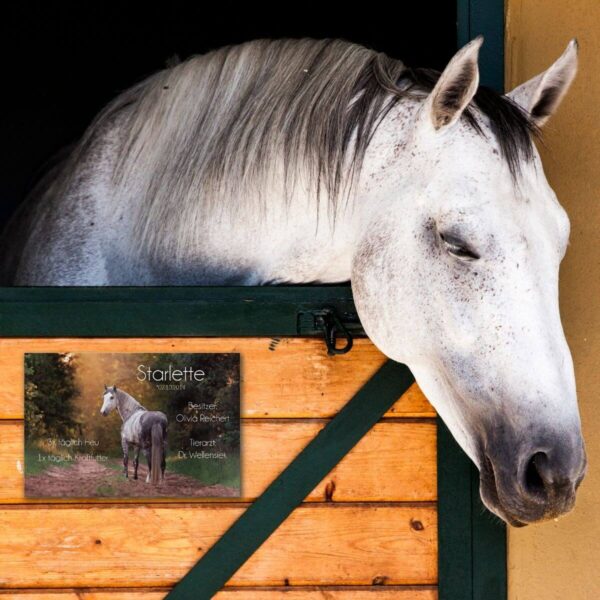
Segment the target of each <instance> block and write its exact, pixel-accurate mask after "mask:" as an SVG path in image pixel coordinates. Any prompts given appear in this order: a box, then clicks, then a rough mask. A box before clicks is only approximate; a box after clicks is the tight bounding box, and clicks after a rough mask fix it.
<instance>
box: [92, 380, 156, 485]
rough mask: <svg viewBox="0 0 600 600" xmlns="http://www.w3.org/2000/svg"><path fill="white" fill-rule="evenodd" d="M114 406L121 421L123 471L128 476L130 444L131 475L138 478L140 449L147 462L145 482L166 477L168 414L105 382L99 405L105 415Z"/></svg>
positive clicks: (101, 412) (154, 481)
mask: <svg viewBox="0 0 600 600" xmlns="http://www.w3.org/2000/svg"><path fill="white" fill-rule="evenodd" d="M115 408H116V409H117V411H118V412H119V415H121V419H122V420H123V425H122V427H121V448H122V450H123V473H124V474H125V477H126V478H128V477H129V468H128V463H129V448H130V446H133V449H134V450H133V451H134V455H133V478H134V479H137V478H138V465H139V460H140V450H143V451H144V456H145V457H146V461H147V462H148V474H147V475H146V483H153V484H155V485H156V484H158V483H159V482H160V481H161V480H164V478H165V467H166V458H167V416H166V415H165V414H164V413H162V412H160V411H157V410H147V409H146V408H144V407H143V406H142V405H141V404H140V403H139V402H138V401H137V400H136V399H135V398H134V397H133V396H131V395H130V394H128V393H127V392H126V391H124V390H121V389H117V386H116V385H113V386H112V387H107V386H104V395H103V396H102V408H100V414H101V415H102V416H104V417H106V416H107V415H109V414H110V413H111V412H112V411H113V410H114V409H115Z"/></svg>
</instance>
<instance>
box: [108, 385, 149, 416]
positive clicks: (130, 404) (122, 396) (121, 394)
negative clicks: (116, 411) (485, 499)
mask: <svg viewBox="0 0 600 600" xmlns="http://www.w3.org/2000/svg"><path fill="white" fill-rule="evenodd" d="M113 389H114V391H115V393H116V394H117V402H118V401H119V400H125V401H126V402H127V408H131V409H134V411H135V410H146V408H145V407H144V406H142V405H141V404H140V403H139V402H138V401H137V400H136V399H135V398H134V397H133V396H132V395H131V394H128V393H127V392H126V391H125V390H122V389H121V388H113ZM117 405H118V404H117Z"/></svg>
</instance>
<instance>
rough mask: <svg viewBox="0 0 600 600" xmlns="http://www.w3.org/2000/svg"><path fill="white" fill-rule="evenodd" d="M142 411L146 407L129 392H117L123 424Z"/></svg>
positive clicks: (118, 406) (118, 408)
mask: <svg viewBox="0 0 600 600" xmlns="http://www.w3.org/2000/svg"><path fill="white" fill-rule="evenodd" d="M140 409H142V410H145V409H144V407H143V406H142V405H141V404H140V403H139V402H138V401H137V400H135V399H134V398H133V397H132V396H130V395H129V394H128V393H127V392H122V391H121V390H119V391H118V392H117V410H118V411H119V414H120V415H121V419H122V420H123V423H125V421H127V419H129V417H131V415H132V414H133V413H134V412H136V411H137V410H140Z"/></svg>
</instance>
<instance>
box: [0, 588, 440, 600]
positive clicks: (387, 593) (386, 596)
mask: <svg viewBox="0 0 600 600" xmlns="http://www.w3.org/2000/svg"><path fill="white" fill-rule="evenodd" d="M167 591H168V590H157V589H150V590H143V589H131V588H130V589H125V590H119V589H113V590H87V589H77V590H75V589H73V590H68V589H67V590H60V589H57V590H43V591H36V590H23V591H18V592H16V591H11V592H4V593H3V592H2V591H0V596H2V599H3V600H128V599H129V598H132V599H133V600H161V599H162V598H164V597H165V595H166V593H167ZM437 597H438V596H437V589H435V588H434V587H430V586H427V587H425V586H424V587H422V588H417V587H412V586H411V587H398V586H383V585H375V586H364V587H360V588H354V589H352V588H350V587H340V586H335V587H322V586H319V587H312V586H311V587H307V588H306V587H305V588H299V589H298V588H294V587H283V588H264V587H263V588H260V589H256V588H255V589H251V588H237V589H229V590H223V591H221V592H219V593H218V594H217V595H216V596H215V597H214V600H370V599H371V598H372V599H373V600H437Z"/></svg>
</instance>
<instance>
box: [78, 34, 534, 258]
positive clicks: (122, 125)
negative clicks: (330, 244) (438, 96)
mask: <svg viewBox="0 0 600 600" xmlns="http://www.w3.org/2000/svg"><path fill="white" fill-rule="evenodd" d="M438 77H439V73H437V72H435V71H432V70H428V69H408V68H407V67H406V66H405V65H404V64H403V63H402V62H401V61H399V60H395V59H391V58H389V57H387V56H386V55H384V54H380V53H377V52H375V51H373V50H370V49H367V48H365V47H362V46H360V45H357V44H352V43H349V42H345V41H340V40H312V39H300V40H289V39H288V40H257V41H254V42H248V43H245V44H242V45H239V46H230V47H225V48H221V49H219V50H216V51H214V52H210V53H208V54H205V55H202V56H196V57H192V58H190V59H188V60H187V61H185V62H183V63H181V64H179V65H177V66H174V67H173V68H169V69H165V70H163V71H161V72H159V73H157V74H155V75H154V76H152V77H150V78H149V79H147V80H146V81H145V82H142V83H141V84H138V85H137V86H135V87H134V88H131V89H130V90H128V91H126V92H125V93H123V94H122V95H121V96H119V97H118V98H116V99H115V100H114V101H113V103H111V104H110V105H109V106H108V107H107V108H106V109H105V110H104V111H103V112H102V113H101V114H100V115H99V116H98V117H97V119H96V120H95V122H94V123H93V124H92V126H91V127H90V129H89V130H88V132H87V133H86V136H85V138H84V141H83V145H85V144H89V143H90V142H91V140H93V139H94V135H95V132H97V131H99V130H102V129H103V128H105V127H107V126H108V125H109V124H110V123H112V122H115V120H118V130H119V131H118V135H119V139H120V140H121V142H120V143H121V144H122V146H121V149H120V151H119V157H118V160H117V162H116V165H115V168H114V171H113V174H112V175H113V177H112V178H113V183H114V184H115V189H116V194H117V195H122V196H123V197H124V198H127V199H133V202H132V203H131V204H132V205H133V206H135V207H137V209H136V210H137V214H136V215H135V218H134V221H135V227H134V230H133V237H134V238H135V240H136V241H138V242H139V243H140V247H147V248H152V247H154V246H155V245H156V243H157V242H158V240H157V236H164V234H165V232H172V234H171V239H173V240H174V242H173V244H174V247H173V248H172V250H173V251H174V253H175V256H178V255H179V253H180V251H181V250H182V249H183V248H185V247H186V246H190V245H193V244H194V242H195V241H196V240H195V239H194V238H193V236H194V235H195V230H199V229H200V228H199V227H194V224H195V223H197V222H198V219H204V220H210V219H211V218H216V217H217V216H222V215H223V214H224V213H225V214H227V213H229V214H232V215H233V214H237V213H238V212H239V211H240V210H241V209H243V208H244V207H247V208H249V209H250V210H249V213H250V214H254V215H257V214H261V213H260V208H261V207H260V206H255V205H254V206H247V205H248V202H249V201H250V200H248V199H251V200H253V201H255V202H260V201H261V198H262V199H263V200H264V196H265V190H271V189H272V187H273V181H278V182H279V183H280V184H281V185H282V189H281V190H276V192H277V193H279V194H280V195H281V197H282V202H287V203H288V204H289V201H290V199H291V197H293V194H294V190H295V189H296V186H297V185H298V184H302V185H304V186H305V187H306V186H308V188H309V189H310V190H311V192H312V193H311V196H313V197H315V198H316V199H317V202H319V201H321V199H324V200H325V201H326V202H328V210H329V212H330V214H331V215H332V217H333V222H335V215H336V213H337V212H338V209H339V208H340V207H341V206H345V205H346V203H347V201H348V199H349V198H350V196H351V192H352V190H353V187H354V184H355V182H356V180H357V178H358V176H359V174H360V170H361V166H362V163H363V159H364V157H365V153H366V150H367V147H368V145H369V142H370V140H371V138H372V136H373V134H374V132H375V130H376V129H377V126H378V125H379V123H380V122H381V121H382V119H383V118H384V117H385V116H386V115H387V113H388V112H389V110H390V109H391V108H392V107H393V106H394V105H395V104H396V103H397V102H398V101H400V100H401V99H402V98H405V97H407V96H414V95H419V94H420V95H423V92H424V91H427V92H428V91H430V90H431V89H432V88H433V86H434V85H435V82H436V81H437V78H438ZM477 112H480V113H482V114H483V115H485V116H486V117H487V121H488V123H489V127H490V129H491V131H492V133H493V134H494V136H495V137H496V138H497V140H498V143H499V146H500V149H501V152H502V154H503V156H504V158H505V159H506V161H507V163H508V165H509V167H510V171H511V173H512V174H513V177H516V175H517V173H518V171H519V164H520V162H521V161H522V160H523V159H525V160H526V159H528V158H530V157H531V154H532V140H531V133H535V127H534V125H533V124H532V122H531V120H530V119H529V118H528V116H527V115H526V114H525V113H524V112H523V111H521V109H519V108H518V107H517V106H516V105H515V104H513V103H512V102H511V101H510V100H508V99H507V98H505V97H504V96H502V95H500V94H497V93H495V92H493V91H492V90H489V89H487V88H480V89H479V91H478V92H477V94H476V96H475V99H474V105H473V106H471V107H469V108H468V109H467V110H466V111H465V114H464V118H465V119H466V121H467V122H468V123H469V124H470V125H471V126H472V127H473V128H475V129H476V130H477V131H478V132H479V133H483V131H482V126H481V125H480V121H479V119H477V118H476V113H477ZM174 199H176V200H177V202H176V203H175V202H173V200H174ZM123 204H124V205H128V204H130V203H129V202H124V203H123ZM157 223H160V224H161V227H160V228H157V227H156V224H157ZM182 223H184V224H185V228H184V229H183V230H182V229H181V224H182ZM163 242H164V240H163Z"/></svg>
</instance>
